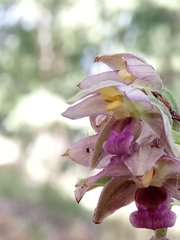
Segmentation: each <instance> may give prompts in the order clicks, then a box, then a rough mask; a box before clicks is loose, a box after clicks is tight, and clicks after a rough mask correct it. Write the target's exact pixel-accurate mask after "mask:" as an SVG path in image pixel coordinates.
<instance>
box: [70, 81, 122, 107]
mask: <svg viewBox="0 0 180 240" xmlns="http://www.w3.org/2000/svg"><path fill="white" fill-rule="evenodd" d="M120 85H125V84H123V83H120V82H116V81H113V80H108V81H105V82H100V83H98V84H95V85H93V86H91V87H90V88H85V89H82V90H81V91H80V92H78V93H77V94H76V95H75V96H74V97H72V98H71V99H70V100H69V101H68V103H70V104H72V103H74V102H76V101H78V100H80V99H82V98H84V97H87V96H88V95H91V94H95V93H98V92H99V90H100V89H102V88H107V87H116V86H120Z"/></svg>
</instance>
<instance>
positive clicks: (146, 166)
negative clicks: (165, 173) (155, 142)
mask: <svg viewBox="0 0 180 240" xmlns="http://www.w3.org/2000/svg"><path fill="white" fill-rule="evenodd" d="M163 155H164V152H163V151H162V150H161V149H159V148H151V147H150V146H149V145H141V146H140V148H139V149H138V150H137V151H136V152H134V153H133V154H132V155H129V156H123V157H122V159H123V161H124V164H125V165H126V166H127V167H128V169H129V170H130V172H131V173H132V175H133V176H144V175H145V173H146V172H148V171H149V170H150V169H151V168H152V167H153V166H154V165H155V163H156V162H157V160H158V159H159V158H160V157H161V156H163Z"/></svg>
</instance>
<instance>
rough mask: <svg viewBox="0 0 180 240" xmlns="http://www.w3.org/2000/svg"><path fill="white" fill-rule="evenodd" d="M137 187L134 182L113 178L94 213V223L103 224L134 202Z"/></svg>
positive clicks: (104, 190)
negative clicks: (105, 220)
mask: <svg viewBox="0 0 180 240" xmlns="http://www.w3.org/2000/svg"><path fill="white" fill-rule="evenodd" d="M135 191H136V186H135V184H134V182H133V181H130V180H127V179H121V178H112V179H111V180H110V181H109V182H108V183H107V184H106V185H105V187H104V189H103V190H102V192H101V195H100V198H99V201H98V204H97V207H96V209H95V212H94V217H93V221H94V223H97V224H98V223H101V222H102V221H103V220H104V219H105V218H106V217H108V216H109V215H111V214H113V213H114V212H115V211H116V210H118V209H119V208H121V207H123V206H126V205H128V204H130V203H131V202H133V201H134V195H135Z"/></svg>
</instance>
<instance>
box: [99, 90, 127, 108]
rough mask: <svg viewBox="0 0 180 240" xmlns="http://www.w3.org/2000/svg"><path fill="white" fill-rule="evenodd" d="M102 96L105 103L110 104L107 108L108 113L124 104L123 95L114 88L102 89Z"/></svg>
mask: <svg viewBox="0 0 180 240" xmlns="http://www.w3.org/2000/svg"><path fill="white" fill-rule="evenodd" d="M100 94H101V96H102V98H103V99H104V101H106V102H108V103H109V104H108V105H107V107H106V110H107V111H114V110H116V109H117V108H118V107H119V106H120V105H121V103H122V99H123V98H122V95H121V93H120V92H119V91H118V90H117V89H116V88H114V87H107V88H103V89H100Z"/></svg>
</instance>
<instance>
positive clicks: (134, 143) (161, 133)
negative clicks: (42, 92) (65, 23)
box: [62, 54, 180, 239]
mask: <svg viewBox="0 0 180 240" xmlns="http://www.w3.org/2000/svg"><path fill="white" fill-rule="evenodd" d="M95 62H102V63H104V64H106V65H107V66H109V67H110V68H111V69H112V70H111V71H108V72H103V73H100V74H97V75H93V76H90V77H88V78H86V79H84V80H83V81H82V82H81V83H80V84H79V85H78V87H79V88H80V91H79V93H78V94H77V95H76V96H75V97H73V98H72V99H71V100H70V101H69V102H70V103H73V105H72V106H71V107H69V108H68V109H67V110H66V111H65V112H64V113H63V114H62V115H63V116H64V117H67V118H70V119H79V118H83V117H89V119H90V124H91V126H92V128H93V129H94V131H95V134H94V135H92V136H88V137H85V138H83V139H80V140H79V141H78V142H76V143H74V144H73V145H72V146H71V147H70V148H69V149H68V150H67V151H66V153H65V154H64V156H66V157H69V158H70V159H72V160H73V161H75V162H77V163H79V164H81V165H83V166H85V167H89V168H91V169H94V168H96V169H99V173H97V174H96V175H94V176H90V177H88V178H86V179H81V180H79V181H78V183H77V184H76V190H75V197H76V200H77V202H80V200H81V199H82V197H83V196H84V194H85V193H86V192H87V191H89V190H91V189H93V188H96V187H99V186H103V190H102V192H101V194H100V197H99V200H98V204H97V207H96V209H95V211H94V216H93V221H94V222H95V223H101V222H102V221H103V220H104V219H105V218H106V217H108V216H109V215H111V214H113V213H114V212H115V211H116V210H118V209H120V208H121V207H123V206H126V205H128V204H130V203H131V202H133V201H135V203H136V206H137V211H135V212H133V213H131V215H130V222H131V224H132V225H133V226H134V227H136V228H147V229H152V230H156V229H161V228H168V227H172V226H173V225H174V224H175V221H176V215H175V213H174V212H172V211H171V204H172V201H173V200H172V199H173V198H175V199H177V200H180V185H179V184H180V182H179V181H180V177H179V176H180V175H179V174H180V160H179V151H178V140H177V139H179V133H178V132H177V128H178V127H177V126H178V125H177V119H176V120H174V118H173V114H174V113H175V111H173V110H172V106H171V104H170V103H169V102H168V100H167V98H165V97H163V96H162V92H164V87H163V85H162V81H161V79H160V77H159V75H158V74H157V73H156V72H155V70H154V68H153V67H152V66H150V65H149V64H148V63H147V62H146V61H145V60H143V59H141V58H139V57H137V56H135V55H132V54H115V55H105V56H98V57H96V58H95ZM166 95H168V94H166ZM157 96H159V98H158V97H157ZM77 101H78V103H76V102H77ZM167 105H168V106H170V107H171V111H170V110H169V108H168V106H167ZM172 113H173V114H172ZM173 126H175V127H174V128H173ZM175 138H176V140H175ZM163 239H165V238H163Z"/></svg>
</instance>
